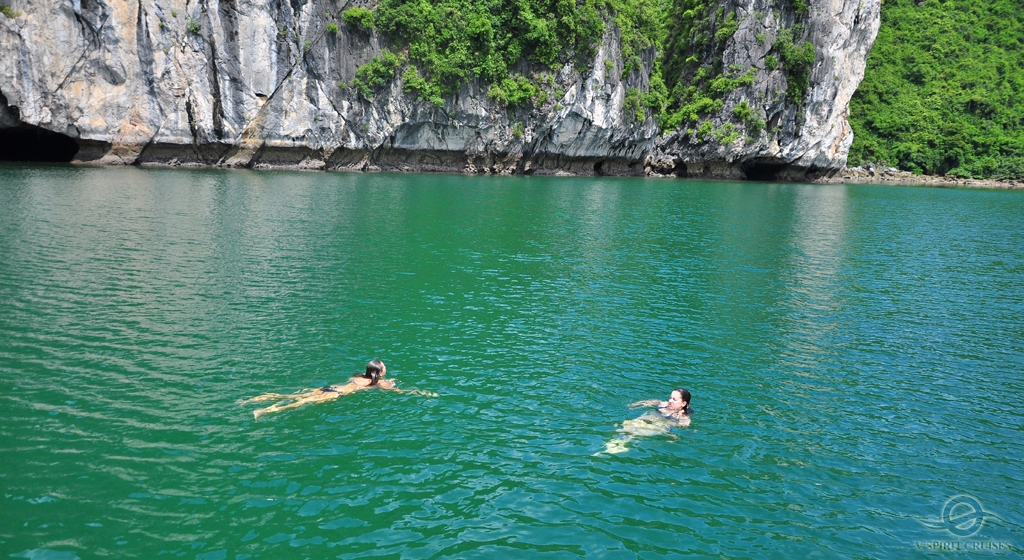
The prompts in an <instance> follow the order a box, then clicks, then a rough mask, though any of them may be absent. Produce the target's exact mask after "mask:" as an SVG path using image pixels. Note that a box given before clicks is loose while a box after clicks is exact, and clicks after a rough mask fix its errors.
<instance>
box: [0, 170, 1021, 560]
mask: <svg viewBox="0 0 1024 560" xmlns="http://www.w3.org/2000/svg"><path fill="white" fill-rule="evenodd" d="M1022 230H1024V193H1016V192H995V191H970V190H942V189H925V188H900V187H884V186H857V185H847V186H842V185H835V186H820V185H795V184H767V183H718V182H695V181H682V180H644V179H609V178H535V177H525V178H524V177H513V178H495V177H468V176H450V175H383V174H376V175H375V174H365V175H364V174H343V173H285V172H252V171H222V170H146V169H137V168H127V169H107V168H83V167H64V166H55V167H45V166H15V165H6V166H3V167H0V494H2V501H0V558H8V557H14V558H33V559H37V560H38V559H43V560H64V559H71V558H83V559H86V558H101V557H137V558H157V557H160V556H164V557H169V558H174V557H182V558H197V559H207V560H217V559H241V558H274V559H276V558H307V557H308V558H334V557H338V558H356V557H391V558H579V557H587V558H615V559H617V558H651V559H654V558H676V557H679V556H681V555H686V554H688V555H692V556H694V557H722V558H802V557H817V558H835V557H840V558H914V557H921V556H936V557H939V556H950V557H965V556H970V555H977V554H982V555H988V556H1003V557H1016V556H1018V555H1020V554H1021V551H1022V550H1024V466H1022V462H1024V461H1022V460H1024V413H1022V410H1024V408H1022V407H1024V231H1022ZM372 358H380V359H382V360H384V361H385V363H386V364H387V365H388V370H389V374H390V375H391V376H393V377H394V378H395V379H396V380H397V381H398V383H399V386H400V387H402V388H405V389H422V390H427V391H435V392H437V393H439V396H438V397H437V398H430V397H424V396H419V395H411V394H398V393H391V392H385V391H367V392H362V393H358V394H355V395H350V396H346V397H342V398H340V399H338V400H336V401H333V402H328V403H323V404H318V405H313V406H307V407H304V408H299V409H296V410H290V411H286V412H282V413H279V414H271V415H267V416H264V417H262V418H260V420H259V421H258V422H257V421H253V415H252V411H253V409H254V408H255V406H254V405H240V404H239V402H240V401H241V400H243V399H245V398H247V397H252V396H255V395H259V394H261V393H265V392H291V391H295V390H299V389H302V388H307V387H317V386H320V385H324V384H327V383H337V382H342V381H344V380H345V379H346V378H347V377H348V376H350V375H351V374H353V373H355V372H357V371H361V370H362V369H363V368H364V367H365V364H366V362H367V361H368V360H370V359H372ZM677 386H682V387H687V388H689V389H690V391H691V392H692V393H693V405H694V408H695V409H696V413H695V415H694V416H693V422H692V425H691V426H690V427H689V428H686V429H676V430H674V431H673V433H671V434H667V435H666V434H661V435H654V436H647V437H635V438H634V439H632V440H631V441H630V442H629V443H628V451H626V452H625V453H620V454H600V455H597V456H595V455H594V454H595V453H598V452H600V451H601V450H602V449H603V448H604V446H605V444H606V442H608V441H609V440H611V439H613V438H615V437H617V436H620V435H621V434H617V432H616V430H617V429H619V428H621V427H622V423H623V422H624V421H625V420H630V419H633V418H637V417H638V416H640V415H641V414H643V412H644V411H643V410H641V409H630V408H628V405H629V404H630V403H632V402H634V401H637V400H640V399H651V398H667V397H668V393H669V391H670V390H671V389H672V388H674V387H677ZM961 494H963V495H968V496H969V497H961V498H957V499H956V500H954V501H953V502H950V503H949V504H947V500H950V498H954V497H955V496H957V495H961ZM971 499H973V500H975V501H973V502H971V501H970V500H971ZM965 500H966V501H965ZM972 504H973V505H972ZM944 506H945V507H946V508H947V510H952V511H947V512H946V513H947V515H946V516H945V517H943V508H944ZM972 508H974V511H976V514H975V515H973V516H971V515H969V514H970V512H971V510H972ZM972 523H973V525H972ZM958 524H959V526H958ZM972 531H973V533H972ZM968 533H971V534H968ZM943 543H945V544H943ZM949 543H952V544H949ZM954 545H955V546H960V547H962V548H969V547H974V548H975V549H976V548H982V547H988V549H992V548H996V550H995V551H992V550H984V551H977V550H974V549H972V550H956V551H953V552H950V551H948V550H945V551H944V550H937V548H938V547H940V546H945V547H946V548H949V547H950V546H954Z"/></svg>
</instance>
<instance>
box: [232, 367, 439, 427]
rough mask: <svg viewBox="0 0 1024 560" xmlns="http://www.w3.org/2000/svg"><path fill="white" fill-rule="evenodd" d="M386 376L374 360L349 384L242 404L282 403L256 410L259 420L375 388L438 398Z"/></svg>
mask: <svg viewBox="0 0 1024 560" xmlns="http://www.w3.org/2000/svg"><path fill="white" fill-rule="evenodd" d="M385 375H387V367H386V366H385V365H384V363H383V362H381V361H380V360H373V361H371V362H370V363H369V364H367V365H366V373H365V374H363V375H356V376H353V377H351V378H349V380H348V382H346V383H344V384H342V385H324V386H323V387H320V388H318V389H305V390H303V391H299V392H296V393H291V394H288V395H283V394H281V393H267V394H264V395H260V396H258V397H253V398H251V399H247V400H245V401H242V404H248V403H253V402H264V401H272V400H278V401H280V402H278V403H274V404H272V405H270V406H268V407H264V408H258V409H256V410H254V411H253V413H252V415H253V418H255V419H257V420H258V419H259V417H260V416H263V415H264V414H268V413H270V412H280V411H282V410H287V409H289V408H298V407H300V406H302V405H306V404H311V403H320V402H325V401H333V400H334V399H336V398H338V397H341V396H344V395H350V394H352V393H355V392H357V391H362V390H364V389H372V388H375V387H376V388H380V389H385V390H388V391H398V392H400V393H414V394H421V395H427V396H433V397H436V396H437V393H428V392H424V391H402V390H401V389H399V388H398V387H396V386H395V382H394V381H392V380H390V379H383V377H384V376H385Z"/></svg>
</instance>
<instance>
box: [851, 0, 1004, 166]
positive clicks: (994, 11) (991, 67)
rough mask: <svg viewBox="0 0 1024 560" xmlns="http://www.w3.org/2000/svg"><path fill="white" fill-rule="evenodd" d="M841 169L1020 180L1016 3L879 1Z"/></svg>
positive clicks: (996, 0) (992, 0)
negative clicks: (880, 166) (876, 167)
mask: <svg viewBox="0 0 1024 560" xmlns="http://www.w3.org/2000/svg"><path fill="white" fill-rule="evenodd" d="M850 121H851V124H852V125H853V129H854V142H853V148H852V149H851V151H850V158H849V165H851V166H853V165H859V164H861V163H872V162H874V163H887V164H890V165H895V166H898V167H900V168H901V169H904V170H908V171H913V172H918V173H920V172H923V173H928V174H939V175H944V174H950V175H957V176H962V177H1000V178H1019V177H1024V4H1022V3H1021V2H1020V0H925V1H921V0H886V1H885V3H884V4H883V6H882V27H881V29H880V30H879V33H878V39H877V40H876V41H875V45H874V48H873V49H872V51H871V55H870V57H869V58H868V66H867V71H866V72H865V77H864V81H863V83H861V86H860V89H858V91H857V93H856V94H855V95H854V97H853V101H852V103H851V106H850Z"/></svg>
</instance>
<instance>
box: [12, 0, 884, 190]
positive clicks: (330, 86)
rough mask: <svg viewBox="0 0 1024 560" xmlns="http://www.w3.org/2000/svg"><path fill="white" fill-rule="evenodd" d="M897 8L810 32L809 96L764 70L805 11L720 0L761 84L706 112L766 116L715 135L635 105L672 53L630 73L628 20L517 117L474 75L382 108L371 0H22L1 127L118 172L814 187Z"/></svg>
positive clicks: (395, 87)
mask: <svg viewBox="0 0 1024 560" xmlns="http://www.w3.org/2000/svg"><path fill="white" fill-rule="evenodd" d="M879 3H880V0H862V1H853V0H851V1H849V2H844V1H842V0H820V1H815V2H813V3H812V6H811V7H810V10H809V14H806V17H804V21H805V23H803V24H802V27H800V28H799V31H800V35H799V37H797V39H806V40H807V41H810V42H812V43H813V44H814V45H815V51H814V53H815V54H814V62H813V66H812V70H811V71H810V84H809V87H808V88H807V92H806V94H805V95H804V97H803V99H801V100H799V101H794V100H792V99H788V98H787V97H786V95H785V92H786V90H787V85H786V80H787V75H786V74H785V71H784V69H782V68H778V69H775V70H771V69H769V68H768V67H767V66H766V63H765V61H766V57H767V56H768V52H769V51H770V48H771V47H772V45H773V41H774V36H775V35H777V34H778V33H779V31H780V30H781V29H783V28H784V27H786V26H789V25H801V24H794V23H793V22H794V21H795V19H796V18H797V16H798V15H799V14H796V15H795V13H794V11H793V10H792V9H790V10H789V11H788V12H787V11H786V10H782V9H778V8H773V7H772V5H773V2H772V1H771V0H722V1H720V2H718V3H717V4H715V6H718V7H722V8H723V9H724V11H725V12H727V13H733V12H735V13H736V14H737V15H738V16H739V17H737V18H736V19H735V21H738V22H739V24H738V28H737V29H736V31H735V32H734V33H733V34H732V36H731V37H729V38H728V39H726V40H725V41H724V42H722V43H720V44H719V45H718V46H713V47H711V48H708V49H705V51H704V52H701V53H699V55H700V56H706V57H712V58H714V59H715V60H716V61H718V60H720V61H721V62H722V63H724V64H725V65H726V66H732V68H733V69H734V70H736V71H747V70H748V69H751V68H753V69H754V70H749V71H750V72H751V73H756V77H755V79H754V81H753V83H752V84H750V85H749V86H744V87H740V88H737V89H734V90H732V91H730V92H728V93H727V94H725V95H724V96H723V98H722V101H723V103H722V104H721V107H718V108H717V109H716V110H715V111H713V112H712V113H709V114H707V115H704V116H703V118H704V119H705V120H707V121H709V122H712V123H713V126H716V127H722V126H725V124H726V123H727V122H729V121H730V119H732V120H735V116H734V115H735V107H736V106H737V105H738V104H740V103H741V102H744V101H746V103H747V105H748V106H749V107H752V108H753V112H754V113H756V114H757V115H759V116H761V117H760V118H763V119H764V121H765V122H766V123H767V125H766V126H765V127H764V130H762V131H760V132H759V133H757V134H756V135H755V134H746V135H744V136H742V137H740V138H731V137H730V136H729V135H725V136H716V137H715V138H713V139H710V140H709V139H708V138H706V137H705V138H704V139H703V140H700V139H698V138H697V136H696V135H695V134H694V133H692V132H693V131H690V132H689V133H688V130H687V128H686V126H680V127H679V130H675V131H672V132H670V133H669V134H661V133H660V131H659V130H658V125H657V123H656V122H655V119H653V118H652V117H650V116H648V117H647V118H645V119H644V120H642V121H641V122H638V121H637V119H636V118H634V117H633V116H632V114H631V113H630V112H629V111H625V112H624V111H623V101H624V98H625V97H626V94H627V92H628V91H629V90H631V89H639V90H641V91H643V90H645V89H646V88H647V87H648V79H649V76H650V73H651V71H652V70H653V68H654V56H655V53H654V52H653V49H651V50H650V51H648V52H646V53H644V55H645V56H643V57H642V58H643V68H642V70H641V71H640V72H635V73H632V74H630V77H628V78H625V79H623V78H620V74H621V69H622V60H621V55H620V47H619V40H618V34H617V30H616V29H615V27H614V26H612V25H609V26H607V29H606V32H605V36H604V40H603V41H602V43H601V44H600V45H599V48H598V49H597V51H596V54H595V57H594V60H593V63H592V64H591V65H590V66H589V68H590V69H589V70H584V71H579V70H577V68H575V67H574V66H573V65H571V64H567V65H566V66H565V67H563V68H561V70H559V71H557V72H555V73H554V76H553V80H552V82H551V83H550V87H549V88H548V89H549V90H550V91H551V92H552V94H551V95H548V96H547V98H546V99H544V100H543V101H537V102H535V103H531V104H528V105H526V106H523V107H506V106H502V105H500V104H499V103H498V102H497V101H495V100H493V99H491V98H489V97H488V96H487V90H486V87H487V86H486V85H485V84H482V83H479V82H475V83H470V84H468V85H466V86H464V87H463V88H462V89H461V90H460V91H459V92H458V93H457V94H456V95H454V96H452V97H450V98H447V99H445V101H444V104H443V106H437V105H434V104H432V103H429V102H427V101H423V100H419V99H416V98H415V96H414V95H412V94H410V93H406V92H404V91H403V84H402V78H401V77H400V76H401V73H398V74H396V75H395V78H394V79H393V80H392V81H391V82H390V83H389V84H387V85H385V86H384V87H383V88H381V89H380V90H378V91H377V92H376V93H375V95H374V96H373V98H372V99H367V98H365V97H364V96H362V95H360V94H359V93H358V92H357V91H356V90H355V89H354V88H351V87H344V84H349V83H351V81H352V79H353V77H354V76H355V72H356V69H357V68H358V67H359V66H360V65H362V64H364V63H366V62H368V61H370V60H371V59H372V58H373V57H374V56H376V55H378V54H380V53H381V51H382V50H383V49H384V47H385V43H384V38H383V37H381V36H379V35H378V34H377V33H376V32H375V31H372V30H365V29H362V28H358V27H355V26H353V25H349V24H346V23H344V22H343V21H342V20H340V19H339V15H340V12H341V11H342V10H343V9H346V8H351V7H353V6H356V5H357V3H347V2H345V1H344V0H339V1H335V0H290V1H287V2H286V1H283V0H281V1H275V0H263V1H260V0H198V1H197V0H191V1H190V0H70V1H69V0H31V1H29V0H12V4H13V6H12V7H13V8H14V9H15V10H16V11H20V12H21V14H20V15H19V16H18V17H14V18H8V17H4V16H0V48H2V51H3V52H4V53H5V55H4V56H3V57H0V135H2V134H5V133H6V134H7V138H8V139H10V138H12V136H11V134H13V133H18V134H29V135H30V136H31V137H32V138H33V140H32V141H39V142H42V143H43V144H42V145H44V146H45V145H46V142H48V141H50V140H53V139H54V138H57V137H59V138H60V139H62V141H64V142H68V141H73V142H74V143H77V146H78V151H77V154H76V155H75V156H74V159H75V160H76V161H81V162H98V163H106V164H170V165H175V164H180V165H189V164H199V165H222V166H251V167H274V166H296V167H304V168H314V169H359V170H375V169H385V170H387V169H396V170H444V171H463V172H488V173H532V172H537V173H571V174H594V173H597V174H623V175H629V174H632V175H639V174H643V173H645V172H647V173H655V174H657V173H663V174H664V173H675V174H677V175H689V176H723V177H737V176H741V175H743V174H747V175H751V174H752V173H753V174H756V173H758V172H765V171H766V170H767V171H768V172H771V173H773V174H777V175H779V176H782V177H786V178H816V177H819V176H827V175H830V174H832V173H834V172H835V171H836V170H838V169H841V168H842V167H843V166H844V165H845V161H846V153H847V150H848V149H849V146H850V142H851V141H852V133H851V131H850V127H849V125H848V124H847V123H846V110H847V105H848V102H849V99H850V96H851V95H852V93H853V91H854V89H855V88H856V86H857V84H858V83H859V82H860V79H861V77H862V76H863V70H864V63H865V59H866V57H867V53H868V50H869V48H870V46H871V43H872V41H873V39H874V36H875V33H876V32H877V28H878V14H879ZM364 5H367V6H368V7H372V4H364ZM332 24H333V25H332ZM335 28H336V31H335V30H334V29H335ZM517 70H518V71H520V72H521V73H523V74H528V73H529V72H530V71H531V70H533V69H531V68H530V67H529V66H528V65H526V64H525V63H523V65H522V67H521V68H518V69H517ZM780 92H781V97H780ZM730 140H731V141H730ZM0 156H2V154H0ZM752 170H753V171H752Z"/></svg>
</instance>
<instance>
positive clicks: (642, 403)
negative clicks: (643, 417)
mask: <svg viewBox="0 0 1024 560" xmlns="http://www.w3.org/2000/svg"><path fill="white" fill-rule="evenodd" d="M667 405H668V403H666V402H664V401H659V400H658V399H647V400H645V401H636V402H635V403H633V404H631V405H629V408H639V407H641V406H667Z"/></svg>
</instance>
